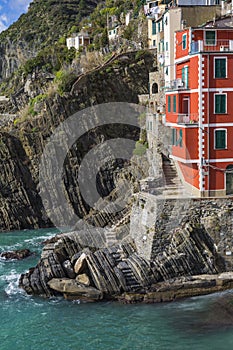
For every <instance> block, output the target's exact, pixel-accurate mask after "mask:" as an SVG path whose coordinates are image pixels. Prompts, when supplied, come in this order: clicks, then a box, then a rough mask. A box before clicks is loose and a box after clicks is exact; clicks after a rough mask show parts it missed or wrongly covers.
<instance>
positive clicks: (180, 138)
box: [178, 129, 183, 147]
mask: <svg viewBox="0 0 233 350" xmlns="http://www.w3.org/2000/svg"><path fill="white" fill-rule="evenodd" d="M179 134H180V137H179V140H178V144H179V146H180V147H182V146H183V144H182V143H183V130H182V129H180V133H179Z"/></svg>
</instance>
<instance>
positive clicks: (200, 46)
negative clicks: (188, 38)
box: [190, 40, 233, 54]
mask: <svg viewBox="0 0 233 350" xmlns="http://www.w3.org/2000/svg"><path fill="white" fill-rule="evenodd" d="M213 51H214V52H216V51H217V52H221V51H233V40H216V41H215V42H213V43H212V44H211V43H209V44H206V43H205V42H204V41H203V40H198V41H193V42H191V51H190V54H195V53H198V52H213Z"/></svg>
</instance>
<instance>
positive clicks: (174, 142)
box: [172, 129, 176, 146]
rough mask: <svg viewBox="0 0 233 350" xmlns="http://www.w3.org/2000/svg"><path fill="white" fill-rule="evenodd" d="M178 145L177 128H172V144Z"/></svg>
mask: <svg viewBox="0 0 233 350" xmlns="http://www.w3.org/2000/svg"><path fill="white" fill-rule="evenodd" d="M175 145H176V129H172V146H175Z"/></svg>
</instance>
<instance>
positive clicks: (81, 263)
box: [74, 253, 87, 275]
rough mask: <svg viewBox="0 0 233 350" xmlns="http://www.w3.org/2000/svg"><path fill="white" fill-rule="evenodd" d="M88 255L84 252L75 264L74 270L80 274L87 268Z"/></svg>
mask: <svg viewBox="0 0 233 350" xmlns="http://www.w3.org/2000/svg"><path fill="white" fill-rule="evenodd" d="M86 258H87V255H86V254H85V253H82V254H81V255H80V257H79V258H78V260H77V261H76V263H75V265H74V272H75V273H76V274H77V275H79V274H81V273H82V272H85V270H86V269H87V261H86Z"/></svg>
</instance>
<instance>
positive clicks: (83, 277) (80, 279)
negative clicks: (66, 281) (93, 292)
mask: <svg viewBox="0 0 233 350" xmlns="http://www.w3.org/2000/svg"><path fill="white" fill-rule="evenodd" d="M76 281H77V282H78V283H80V284H84V286H90V278H89V277H88V276H87V275H86V274H85V273H83V274H82V275H78V276H77V277H76Z"/></svg>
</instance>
